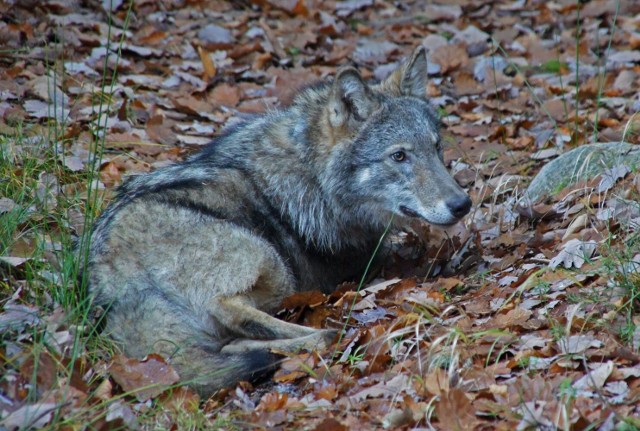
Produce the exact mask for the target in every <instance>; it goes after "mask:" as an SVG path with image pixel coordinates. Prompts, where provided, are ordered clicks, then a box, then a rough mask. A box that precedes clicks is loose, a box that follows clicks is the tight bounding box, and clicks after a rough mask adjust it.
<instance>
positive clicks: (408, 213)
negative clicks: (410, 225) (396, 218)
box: [400, 205, 422, 218]
mask: <svg viewBox="0 0 640 431" xmlns="http://www.w3.org/2000/svg"><path fill="white" fill-rule="evenodd" d="M400 211H401V212H402V214H404V215H406V216H407V217H413V218H422V217H420V214H418V213H417V212H415V211H414V210H412V209H411V208H407V207H405V206H404V205H400Z"/></svg>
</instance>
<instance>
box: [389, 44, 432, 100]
mask: <svg viewBox="0 0 640 431" xmlns="http://www.w3.org/2000/svg"><path fill="white" fill-rule="evenodd" d="M426 87H427V53H426V52H425V49H424V47H423V46H422V45H420V46H418V47H417V48H416V49H414V50H413V53H412V54H411V57H409V59H408V60H407V61H406V62H404V63H403V64H402V65H401V66H400V67H398V68H397V69H396V70H395V71H394V72H393V73H392V74H391V75H389V77H388V78H387V79H385V80H384V81H382V82H381V83H380V84H378V88H379V89H380V90H381V91H383V92H385V93H387V94H390V95H392V96H414V97H422V98H424V97H425V92H426Z"/></svg>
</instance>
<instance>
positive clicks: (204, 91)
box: [0, 0, 640, 430]
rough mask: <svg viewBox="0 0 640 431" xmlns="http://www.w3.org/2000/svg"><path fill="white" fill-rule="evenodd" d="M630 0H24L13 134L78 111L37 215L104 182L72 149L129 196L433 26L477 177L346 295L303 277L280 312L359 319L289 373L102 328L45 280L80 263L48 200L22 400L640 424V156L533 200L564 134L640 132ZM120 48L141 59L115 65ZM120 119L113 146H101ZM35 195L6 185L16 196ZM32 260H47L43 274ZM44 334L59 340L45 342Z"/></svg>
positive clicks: (263, 416)
mask: <svg viewBox="0 0 640 431" xmlns="http://www.w3.org/2000/svg"><path fill="white" fill-rule="evenodd" d="M617 6H618V5H617V4H616V2H611V1H606V0H593V1H591V2H587V3H582V2H579V3H575V2H564V1H563V2H557V3H535V4H531V3H528V2H511V3H496V2H489V1H485V0H469V1H464V2H456V4H447V2H436V3H434V4H429V5H425V4H423V3H422V2H418V1H408V2H402V3H398V2H388V1H371V0H349V1H329V2H316V1H301V0H292V1H253V0H252V1H250V2H245V3H243V4H242V5H240V4H235V3H233V2H221V1H216V2H211V1H201V0H196V1H190V2H187V3H185V4H179V3H170V2H169V3H167V2H160V3H154V2H135V3H134V4H133V5H132V7H131V13H132V14H133V16H134V17H135V19H134V20H130V21H128V20H127V11H128V10H129V4H128V3H127V2H103V4H102V6H101V7H100V6H99V5H98V4H95V5H89V4H82V5H78V4H76V3H73V2H67V1H56V2H54V3H50V4H48V5H47V6H46V7H42V8H29V7H26V6H25V5H22V4H21V3H19V2H18V3H16V4H15V5H13V6H12V7H11V8H10V9H9V8H8V7H7V6H6V5H5V6H1V5H0V10H2V13H3V14H4V16H5V17H7V18H8V19H7V20H3V21H2V22H1V23H2V25H0V37H2V40H3V41H4V42H5V46H6V47H7V48H9V49H14V50H17V51H16V52H17V54H16V56H15V58H8V57H3V56H0V61H2V63H3V68H0V99H1V100H0V114H1V115H0V134H2V136H6V137H17V136H19V134H20V133H23V132H22V131H23V130H28V127H27V128H25V125H28V126H32V127H34V129H33V130H34V136H37V135H38V134H37V133H36V131H37V130H42V129H38V128H37V127H41V126H43V125H48V126H50V125H52V124H53V125H54V126H55V127H56V128H57V130H59V132H60V136H55V137H53V138H50V139H52V140H53V141H52V144H53V145H55V146H56V148H57V151H58V152H57V154H58V157H59V160H60V164H61V166H63V167H64V170H63V171H55V172H44V171H42V170H41V171H40V172H39V173H38V175H39V177H38V178H37V179H36V180H37V186H36V187H35V189H34V190H33V191H32V192H33V197H34V199H35V200H34V202H35V203H36V207H35V208H31V209H30V210H28V211H27V212H26V217H27V218H31V219H33V220H34V221H40V222H41V219H40V220H36V217H39V216H38V215H37V211H36V210H39V211H56V210H60V201H61V199H63V198H65V197H66V196H67V194H68V193H69V192H71V191H73V190H76V191H81V194H80V196H85V198H86V189H87V186H86V185H83V184H82V183H79V182H78V183H74V182H72V181H73V180H70V179H69V178H76V177H73V176H69V175H68V172H72V173H76V174H82V173H86V172H87V171H88V170H89V169H97V170H98V172H97V173H98V180H97V181H98V182H99V183H98V184H97V185H98V188H99V189H100V190H103V191H106V192H107V194H105V196H106V197H108V193H110V191H111V190H113V188H115V187H117V186H118V185H119V184H121V183H122V181H123V180H124V178H126V177H127V176H128V175H130V174H133V173H138V172H148V171H150V170H152V169H153V168H156V167H159V166H163V165H165V164H169V163H173V162H175V161H176V160H180V159H183V158H184V157H186V156H187V155H188V154H190V153H192V152H193V151H194V150H197V149H198V148H199V147H200V146H201V145H203V144H205V143H206V142H208V141H209V140H210V139H211V138H212V137H213V136H215V134H217V133H220V131H221V130H222V129H223V128H224V127H225V126H231V125H232V124H233V122H235V121H237V120H238V119H242V118H247V117H250V116H252V115H255V114H256V113H262V112H266V111H268V110H269V109H273V108H275V107H277V106H278V104H279V103H286V101H287V100H289V98H290V97H291V95H292V94H293V93H294V91H295V89H296V87H299V86H302V85H305V84H308V83H311V82H312V81H316V80H318V79H325V78H327V77H328V76H330V75H332V74H333V73H335V70H336V68H337V67H338V66H339V65H341V64H345V63H346V62H347V61H348V60H352V61H354V62H355V63H356V64H357V66H358V67H359V68H360V69H361V70H362V71H363V74H364V75H365V76H368V77H374V78H377V79H382V78H383V77H384V76H385V74H387V73H389V71H390V70H392V67H391V66H390V65H392V64H397V63H399V62H400V61H401V60H402V59H403V57H404V56H406V55H407V54H408V53H410V51H411V49H412V48H413V47H414V46H415V45H417V44H421V43H422V44H423V45H424V46H425V48H427V50H428V55H429V69H428V72H429V76H430V77H431V80H430V82H429V84H428V88H427V94H428V96H429V97H430V98H431V100H432V102H433V103H434V105H435V106H436V109H437V110H438V111H439V113H440V115H441V117H442V118H443V120H444V123H445V125H447V127H443V134H444V140H445V141H446V142H447V143H448V145H447V148H446V150H445V160H446V162H447V164H449V165H450V166H454V168H455V172H456V178H457V179H458V180H459V181H460V182H461V183H462V184H463V185H464V186H465V187H466V188H467V189H468V191H469V193H470V195H471V196H472V198H473V201H474V210H473V212H472V214H470V215H469V216H468V218H467V219H466V220H465V222H464V223H463V224H461V225H460V226H458V227H456V228H454V229H449V230H446V231H443V230H442V229H439V228H437V227H429V226H415V227H414V228H413V229H410V230H409V231H408V232H407V233H405V234H402V235H398V236H397V237H394V238H393V241H392V247H391V251H390V253H389V255H388V257H387V259H385V265H384V267H383V268H382V269H381V270H380V271H379V273H378V274H377V277H378V278H377V279H375V280H373V281H372V282H370V283H369V284H365V285H364V286H362V288H361V289H360V290H357V285H355V284H353V283H350V284H345V285H343V286H340V287H339V288H338V289H337V290H336V292H334V293H333V294H331V295H322V294H320V293H319V292H315V293H313V292H312V293H305V294H297V295H294V296H292V297H291V298H288V299H287V301H285V303H284V304H283V307H282V311H281V312H280V313H279V314H278V317H280V318H283V319H286V320H289V321H294V322H299V323H304V324H308V325H310V326H314V327H331V328H344V329H345V332H344V334H343V336H342V339H341V340H340V341H338V342H337V344H336V345H335V346H333V348H332V349H331V350H330V351H326V352H301V353H299V354H290V355H288V356H287V357H285V358H284V359H283V361H282V363H281V365H280V368H279V369H278V370H277V371H276V372H275V375H274V376H273V378H272V379H270V380H268V381H266V382H262V383H259V384H256V385H251V384H248V383H241V384H240V385H239V386H238V387H237V388H230V389H229V390H226V391H221V392H220V393H218V394H217V395H215V396H214V397H212V398H211V399H209V400H199V399H198V397H197V395H195V393H194V392H193V391H191V390H190V389H188V388H174V387H173V386H174V384H175V383H176V382H177V380H178V376H177V375H176V373H175V371H174V370H173V369H172V368H171V366H170V365H169V364H168V363H167V361H166V358H161V357H159V356H155V355H151V356H149V357H148V358H146V359H143V360H137V359H131V358H125V357H124V356H122V355H120V354H118V353H117V352H112V353H109V352H106V351H99V353H98V354H97V355H96V354H94V353H92V354H89V349H88V347H87V344H86V343H87V341H88V340H89V341H90V338H87V336H86V335H85V334H86V331H85V329H86V328H84V326H85V325H84V324H83V325H75V324H72V323H71V322H72V320H69V319H70V314H71V312H70V310H66V309H64V307H62V308H61V307H60V305H59V304H56V303H55V300H54V298H52V297H51V296H49V297H47V298H46V300H39V301H36V300H35V296H34V295H35V294H34V293H32V291H31V289H35V288H36V287H35V286H34V285H38V283H40V284H43V283H50V282H53V283H59V281H56V280H59V277H58V278H56V277H51V276H47V275H46V274H47V272H48V273H50V274H53V275H57V274H56V269H55V268H56V266H55V265H54V258H53V254H50V255H45V257H44V258H43V259H40V258H38V259H34V258H32V257H31V256H30V253H29V251H30V250H32V249H33V247H34V246H33V244H34V242H33V241H32V240H31V236H33V232H29V231H28V228H27V225H25V224H23V225H21V226H20V229H21V230H20V231H19V232H20V236H21V237H20V238H14V241H12V242H11V244H12V245H11V246H10V247H8V248H6V249H5V248H4V246H3V256H1V257H0V272H1V273H2V275H3V285H4V286H6V287H7V288H8V290H6V291H4V290H3V294H2V295H3V296H2V297H1V298H2V302H1V304H2V308H1V309H0V328H2V331H1V332H2V344H1V345H0V367H2V375H3V379H2V380H1V381H0V426H2V427H4V428H7V429H18V428H25V427H32V428H39V427H45V426H47V425H52V424H53V421H54V419H55V418H63V419H64V420H66V421H68V423H71V424H74V425H76V426H78V425H81V424H90V426H91V427H93V428H95V429H107V428H109V427H118V426H120V427H128V428H131V429H134V428H138V427H141V428H150V427H152V425H150V423H149V422H146V421H147V420H148V416H146V415H148V414H149V411H150V408H151V407H150V406H151V404H150V403H151V402H154V403H156V404H157V408H158V409H160V410H161V411H162V412H163V413H162V414H160V413H158V416H157V417H158V418H159V419H158V420H160V421H161V423H162V424H163V426H164V427H166V428H167V429H178V428H177V427H179V425H178V423H179V422H178V421H179V415H180V414H184V412H185V411H189V412H195V411H199V412H201V413H202V414H204V419H203V421H204V422H203V423H204V424H206V425H203V427H204V426H209V427H212V426H213V427H215V426H219V424H226V425H225V426H227V427H234V428H236V429H266V428H274V429H291V428H307V429H317V430H320V429H332V430H341V429H374V428H381V427H382V428H389V429H390V428H394V429H442V430H450V429H469V430H473V429H497V430H512V429H522V430H526V429H557V428H563V429H588V428H598V427H600V429H614V427H615V426H618V427H620V426H622V425H621V423H622V422H623V421H627V423H631V424H635V426H637V424H638V421H640V410H639V408H638V406H637V402H636V400H637V398H638V396H639V394H640V392H639V391H640V371H638V370H639V367H640V355H638V346H639V345H640V341H638V340H640V335H638V334H640V330H639V329H638V328H639V327H640V320H639V319H638V317H637V311H638V302H637V296H635V297H634V296H633V292H636V295H637V289H638V287H637V286H638V283H639V280H640V278H639V277H638V269H637V268H638V264H637V262H638V261H639V259H638V257H637V256H638V255H640V252H639V251H638V237H637V235H638V234H637V229H638V226H639V224H640V223H639V221H638V220H640V213H639V212H638V206H637V201H638V196H639V194H640V186H639V185H640V176H638V173H637V168H636V167H634V166H635V165H634V164H633V163H618V164H613V165H610V166H606V167H605V168H604V169H601V170H600V172H601V174H599V175H596V176H595V177H591V178H579V181H577V182H574V183H567V184H562V183H557V184H555V189H554V190H553V191H552V193H547V194H546V195H544V196H543V197H542V198H539V199H536V201H535V202H531V205H529V206H522V205H519V204H521V203H522V201H521V200H520V197H521V196H522V194H523V192H524V190H526V189H527V185H528V183H530V182H531V179H532V178H533V177H534V176H535V175H536V173H537V172H539V171H540V168H541V167H542V166H544V165H545V164H547V163H548V162H549V161H551V160H554V159H556V158H557V157H558V156H559V155H561V154H564V153H568V152H569V151H570V150H572V149H574V148H579V147H581V146H584V145H587V144H590V143H596V142H611V141H619V140H622V138H623V137H624V138H625V139H626V142H627V143H629V144H633V145H634V146H635V145H638V144H640V139H639V136H640V135H639V134H638V122H637V121H638V120H637V119H635V120H634V118H633V114H634V113H635V112H636V111H637V110H638V107H639V106H640V105H639V102H638V100H637V97H635V94H634V92H633V88H634V86H637V84H638V83H639V79H640V72H639V71H638V68H637V62H638V61H637V58H636V57H637V49H638V47H640V36H638V21H637V14H638V13H640V10H639V9H638V6H637V5H635V4H634V3H633V2H621V3H620V4H619V6H620V9H619V10H616V8H617ZM108 10H112V11H113V14H112V15H111V18H112V23H113V24H112V28H111V29H109V26H108V24H107V22H108V21H107V19H108V18H107V14H106V11H108ZM578 13H579V16H580V28H581V29H580V33H579V35H578V36H576V34H578V33H577V29H576V22H577V19H578ZM127 22H128V27H127V28H125V23H127ZM614 22H615V26H616V27H615V31H614V29H613V28H612V25H613V23H614ZM16 23H21V24H16ZM43 29H44V30H43ZM40 30H43V31H44V32H45V34H46V36H47V37H46V39H47V41H48V42H47V44H46V45H44V44H43V40H44V39H43V38H39V37H36V34H38V32H39V31H40ZM65 37H66V39H65ZM121 37H122V38H123V44H122V46H121V48H122V50H121V51H120V53H121V56H122V57H121V58H118V55H117V54H116V53H117V52H118V50H117V49H116V47H117V46H118V41H119V38H121ZM576 37H578V40H576ZM107 41H109V42H110V46H109V47H108V48H107V47H106V46H105V43H106V42H107ZM23 45H25V46H28V47H30V49H31V50H32V52H31V53H30V55H25V54H24V53H22V52H20V51H19V50H20V49H21V47H22V46H23ZM62 51H64V56H59V55H60V53H61V52H62ZM58 56H59V57H58ZM44 59H48V61H49V62H50V63H49V64H50V65H52V66H53V67H51V68H47V67H45V66H46V64H47V63H46V62H45V61H44ZM54 60H55V61H54ZM52 61H53V63H51V62H52ZM56 61H57V63H56ZM105 64H106V70H107V73H108V74H111V73H113V72H114V71H115V70H116V69H117V72H118V73H117V82H116V84H115V85H114V86H113V88H112V89H110V88H108V87H107V88H106V89H104V91H103V90H100V83H101V76H102V73H103V67H105ZM576 76H577V77H578V80H577V81H576V79H575V77H576ZM576 94H577V95H578V96H576ZM634 97H635V98H634ZM100 106H102V107H103V108H102V111H101V112H99V110H100ZM41 135H44V134H41ZM97 136H104V137H105V141H106V143H107V144H106V145H107V152H106V153H105V154H104V157H103V159H102V163H101V164H100V165H98V166H95V167H94V163H93V160H92V157H93V155H92V151H91V148H92V147H91V145H92V142H94V141H93V140H94V139H95V138H96V137H97ZM11 141H12V142H13V143H12V144H11V145H9V144H6V145H5V143H4V142H5V141H2V145H3V151H4V148H5V146H6V148H7V154H13V155H14V156H15V157H19V155H20V154H22V153H24V152H25V151H28V145H27V144H26V143H22V144H21V143H20V142H19V141H18V140H15V139H11ZM634 148H635V147H634ZM15 169H22V167H20V166H17V167H15ZM63 172H65V175H63V174H62V173H63ZM560 177H561V176H560ZM82 191H84V192H82ZM82 193H85V194H84V195H82ZM22 205H23V204H22V202H20V201H19V200H18V198H16V197H11V198H10V197H4V196H2V197H0V216H8V215H15V214H16V213H17V212H18V211H22V210H23V206H22ZM24 209H25V210H26V208H24ZM74 211H75V212H74V213H73V214H75V215H74V218H73V220H72V222H73V223H71V220H70V222H69V224H68V226H58V227H57V228H58V229H68V230H69V232H70V234H71V235H77V234H78V232H80V231H81V229H82V220H83V218H82V217H83V215H82V214H81V213H79V212H78V210H77V209H74ZM70 214H71V213H70ZM72 225H73V226H76V227H74V228H72V227H71V226H72ZM35 229H39V228H35ZM36 233H37V232H36ZM35 236H36V237H37V235H35ZM14 251H15V253H13V252H14ZM12 253H13V254H12ZM620 256H621V257H620ZM616 257H618V258H617V259H618V260H614V258H616ZM43 266H44V267H46V270H41V268H42V267H43ZM611 268H613V270H612V269H611ZM32 271H36V272H37V274H38V276H37V277H36V279H35V280H31V281H29V282H27V279H26V277H27V275H26V274H27V273H29V272H32ZM38 271H40V272H38ZM51 280H53V281H51ZM43 285H44V284H43ZM634 289H635V290H634ZM96 318H97V317H96ZM84 323H85V324H86V323H89V324H90V325H93V324H94V323H95V322H84ZM38 339H44V340H47V343H46V345H47V346H48V347H46V349H45V352H44V353H43V352H42V351H41V348H40V347H39V346H40V345H39V344H38V342H37V340H38ZM76 340H80V343H79V344H78V345H76V344H74V343H76ZM74 346H75V347H74ZM76 348H77V349H78V350H77V352H76V353H75V354H73V353H72V352H73V351H74V350H76ZM36 364H37V366H36ZM32 376H35V377H34V378H35V380H34V378H32ZM30 393H32V395H29V394H30ZM90 405H94V406H96V405H97V406H98V407H92V408H91V407H89V406H90ZM194 406H195V407H194ZM151 423H152V422H151ZM216 424H217V425H216Z"/></svg>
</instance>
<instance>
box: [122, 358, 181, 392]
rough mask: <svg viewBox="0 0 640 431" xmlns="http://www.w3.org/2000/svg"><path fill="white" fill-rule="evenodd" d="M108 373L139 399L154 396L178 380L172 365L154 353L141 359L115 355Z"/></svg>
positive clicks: (126, 390)
mask: <svg viewBox="0 0 640 431" xmlns="http://www.w3.org/2000/svg"><path fill="white" fill-rule="evenodd" d="M109 373H110V374H111V376H112V377H113V379H114V380H115V381H116V383H118V384H119V385H120V386H121V387H122V389H123V390H124V391H125V392H129V393H131V394H133V395H135V396H136V397H137V398H138V399H139V400H141V401H145V400H148V399H150V398H155V397H156V396H158V395H159V394H161V393H162V392H164V391H165V390H166V389H167V387H169V386H171V385H173V384H175V383H177V382H178V381H179V380H180V377H179V376H178V373H176V372H175V370H174V369H173V367H171V365H169V364H167V363H166V362H165V360H164V359H163V358H162V357H161V356H159V355H155V354H151V355H148V356H147V357H146V358H145V359H142V360H139V359H134V358H127V357H125V356H123V355H117V356H116V357H114V359H113V362H112V364H111V366H110V367H109Z"/></svg>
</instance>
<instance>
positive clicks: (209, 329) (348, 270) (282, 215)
mask: <svg viewBox="0 0 640 431" xmlns="http://www.w3.org/2000/svg"><path fill="white" fill-rule="evenodd" d="M426 80H427V59H426V55H425V51H424V49H423V48H422V47H419V48H417V49H416V50H415V51H414V52H413V54H412V55H411V56H410V57H409V58H408V60H406V61H405V62H403V63H402V64H401V65H400V66H399V67H398V68H397V69H396V70H395V71H394V72H393V73H392V74H391V75H390V76H389V77H388V78H387V79H385V80H384V81H382V82H379V83H377V84H368V83H367V82H365V81H364V80H363V78H362V77H361V75H360V73H359V72H358V71H357V69H355V68H353V67H344V68H342V69H340V70H339V71H338V73H337V74H336V76H335V78H333V80H331V81H328V82H325V83H321V84H317V85H312V86H309V87H308V88H306V89H303V90H301V91H300V92H299V94H297V96H296V97H295V98H294V99H293V101H292V103H291V104H290V105H289V106H288V107H286V108H283V109H281V110H279V111H274V112H270V113H267V114H265V115H264V116H261V117H259V118H256V119H254V120H252V121H248V122H246V123H244V124H242V125H239V126H237V127H235V128H233V129H232V130H230V131H227V132H226V133H224V134H223V135H221V136H219V137H218V138H217V139H215V140H214V141H213V142H212V143H211V144H210V145H208V146H207V147H206V148H205V149H204V150H203V151H202V152H200V153H198V154H196V155H194V156H192V157H190V158H188V159H187V160H185V161H183V162H180V163H177V164H175V165H171V166H168V167H165V168H162V169H159V170H157V171H155V172H153V173H149V174H144V175H139V176H135V177H132V178H130V179H129V180H128V181H126V182H125V183H124V184H123V185H122V186H121V187H120V189H119V192H118V194H117V197H116V198H115V199H114V200H113V201H112V202H111V203H110V205H109V206H108V207H107V208H106V209H105V211H104V212H103V214H102V215H101V216H100V217H99V219H98V220H97V222H96V224H95V226H94V228H93V231H92V243H91V246H90V250H89V256H88V262H87V264H86V268H85V270H86V271H88V273H87V278H88V288H89V293H90V295H91V297H92V300H93V304H95V305H96V306H100V307H102V308H103V309H105V310H106V323H105V325H104V331H106V333H107V334H108V335H110V336H111V337H112V338H113V339H114V340H115V341H116V342H117V343H119V344H120V345H121V346H122V348H123V349H124V352H125V353H126V354H127V355H128V356H132V357H144V356H145V355H147V354H149V353H151V352H157V353H160V354H162V355H164V356H165V357H166V358H168V359H169V361H170V363H171V364H172V365H173V367H174V368H175V369H176V370H177V372H178V374H179V375H180V377H181V379H182V381H183V382H186V383H189V384H190V385H192V386H193V387H195V389H196V390H197V391H198V392H200V394H202V395H204V396H207V395H210V394H212V393H213V392H214V391H216V390H218V389H220V388H224V387H228V386H231V385H234V384H235V383H237V382H238V381H240V380H252V379H254V378H255V377H256V373H257V372H258V371H259V370H264V369H269V368H273V365H274V364H276V362H277V360H278V356H276V355H275V353H274V350H276V351H277V350H280V351H295V350H297V349H301V348H314V347H325V346H327V345H329V344H330V343H331V342H332V340H333V338H334V336H335V335H336V331H335V330H332V329H315V328H309V327H305V326H301V325H297V324H293V323H289V322H285V321H282V320H279V319H277V318H275V317H273V314H274V313H275V312H276V311H278V309H279V306H280V305H281V302H282V300H283V298H285V297H286V296H288V295H290V294H292V293H294V292H298V291H306V290H312V289H318V290H321V291H323V292H331V291H332V290H333V289H334V288H335V287H336V286H337V285H338V284H339V283H340V282H342V281H345V280H353V279H355V278H356V277H359V276H361V275H362V273H363V271H364V268H365V266H366V264H367V262H368V261H369V259H370V258H371V256H372V253H373V251H374V249H375V247H376V245H377V243H378V241H379V239H380V237H381V235H383V233H384V231H385V228H386V227H387V226H388V225H389V223H390V220H393V223H392V224H393V226H394V228H401V227H402V226H405V225H407V224H408V223H410V222H411V221H415V220H422V221H426V222H429V223H432V224H436V225H450V224H453V223H456V222H458V221H459V220H460V219H461V218H462V217H464V216H465V215H466V214H467V213H468V212H469V210H470V207H471V205H472V202H471V200H470V198H469V196H468V195H467V194H466V193H465V192H464V190H463V189H462V188H461V187H460V186H459V185H458V184H457V183H456V182H455V180H454V179H453V178H452V177H451V175H450V174H449V173H448V172H447V169H446V167H445V165H444V163H443V149H442V143H441V140H440V135H439V128H438V123H439V122H438V119H437V115H436V113H435V111H434V109H433V107H432V106H431V105H430V104H429V102H428V100H427V99H426V96H425V93H426Z"/></svg>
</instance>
